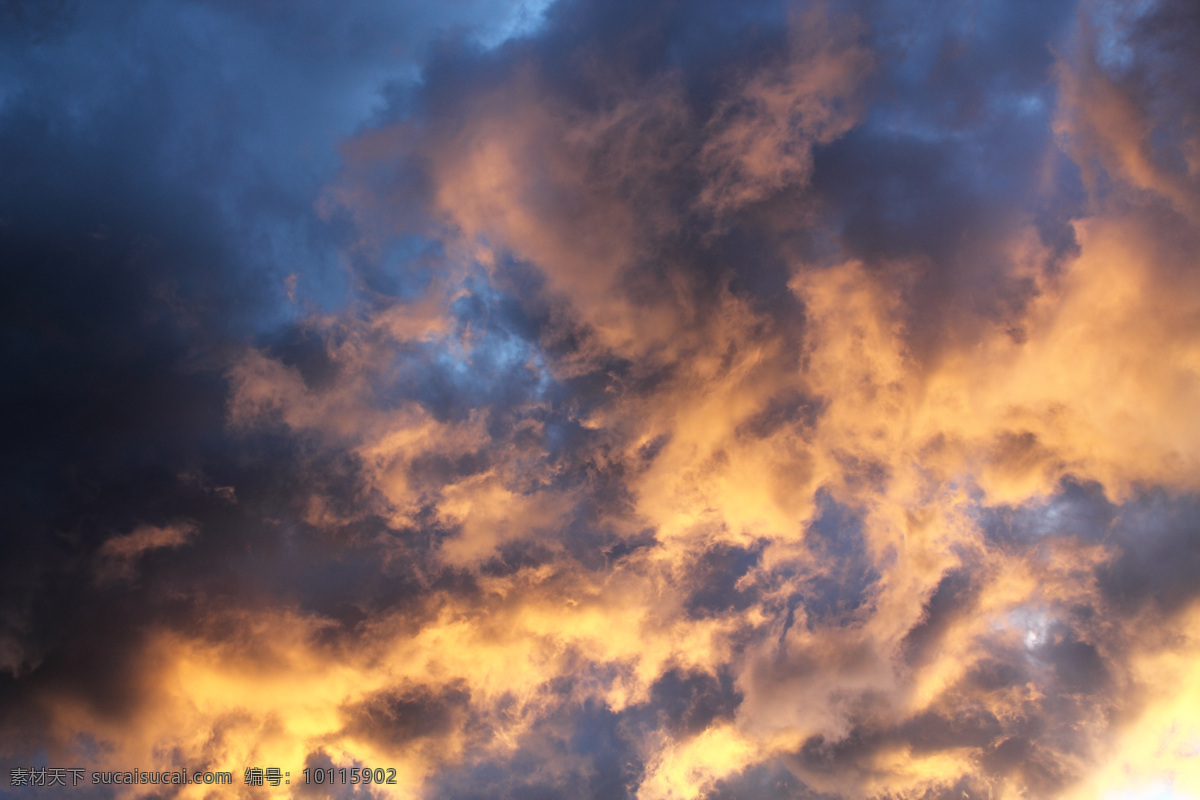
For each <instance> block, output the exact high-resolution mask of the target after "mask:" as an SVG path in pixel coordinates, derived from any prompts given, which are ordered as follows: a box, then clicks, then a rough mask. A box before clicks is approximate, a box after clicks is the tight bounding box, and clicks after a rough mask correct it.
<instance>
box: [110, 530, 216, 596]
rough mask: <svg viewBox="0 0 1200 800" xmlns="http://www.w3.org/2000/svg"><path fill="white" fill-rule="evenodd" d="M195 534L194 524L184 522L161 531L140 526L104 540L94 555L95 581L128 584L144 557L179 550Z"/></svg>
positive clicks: (196, 531)
mask: <svg viewBox="0 0 1200 800" xmlns="http://www.w3.org/2000/svg"><path fill="white" fill-rule="evenodd" d="M198 532H199V526H198V525H197V524H196V523H195V522H190V521H185V522H177V523H174V524H171V525H164V526H161V527H156V526H152V525H140V526H138V527H137V528H134V529H133V530H132V531H130V532H129V533H124V534H121V535H119V536H114V537H112V538H111V539H107V540H105V542H104V544H102V545H101V546H100V549H99V550H98V551H97V553H96V558H97V563H96V580H97V581H99V582H100V583H111V582H113V581H119V580H128V579H130V578H132V577H133V576H134V573H135V571H136V569H137V563H138V561H139V560H141V559H142V558H143V557H144V556H145V555H146V554H148V553H150V552H152V551H154V550H163V549H174V548H178V547H183V546H184V545H185V544H187V543H188V541H189V540H191V539H192V538H193V537H194V536H195V535H196V534H197V533H198Z"/></svg>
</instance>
